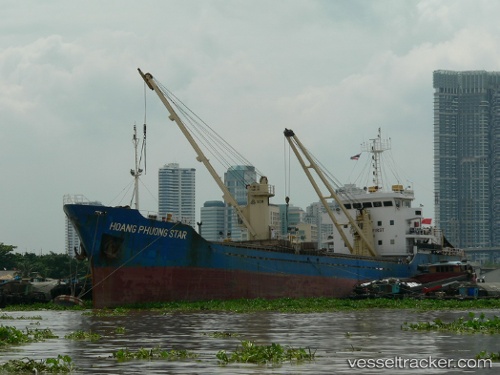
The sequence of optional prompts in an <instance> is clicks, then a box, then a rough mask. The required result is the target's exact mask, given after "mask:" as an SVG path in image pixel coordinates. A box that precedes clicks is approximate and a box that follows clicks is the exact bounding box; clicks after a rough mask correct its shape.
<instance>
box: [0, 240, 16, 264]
mask: <svg viewBox="0 0 500 375" xmlns="http://www.w3.org/2000/svg"><path fill="white" fill-rule="evenodd" d="M16 247H17V246H13V245H4V243H3V242H0V269H1V270H4V269H5V270H12V269H14V268H16V256H15V254H14V253H13V252H14V249H15V248H16Z"/></svg>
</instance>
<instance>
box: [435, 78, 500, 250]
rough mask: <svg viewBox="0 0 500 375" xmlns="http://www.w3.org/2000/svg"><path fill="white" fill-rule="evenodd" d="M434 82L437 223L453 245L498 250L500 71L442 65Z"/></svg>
mask: <svg viewBox="0 0 500 375" xmlns="http://www.w3.org/2000/svg"><path fill="white" fill-rule="evenodd" d="M433 81H434V84H433V86H434V187H435V219H436V222H437V224H438V225H439V227H440V228H441V229H443V231H444V234H445V236H446V237H447V239H448V240H449V241H450V242H451V243H452V244H453V245H454V246H457V247H462V248H465V249H482V250H490V251H491V250H498V249H499V248H500V72H486V71H464V72H456V71H446V70H438V71H435V72H434V80H433ZM491 254H494V252H493V253H491ZM483 255H484V252H483Z"/></svg>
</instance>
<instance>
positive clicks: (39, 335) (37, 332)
mask: <svg viewBox="0 0 500 375" xmlns="http://www.w3.org/2000/svg"><path fill="white" fill-rule="evenodd" d="M26 334H27V335H28V337H31V339H32V341H36V342H38V341H45V340H47V339H57V338H58V336H56V335H54V334H53V333H52V330H51V329H50V328H44V329H38V328H35V329H32V328H26Z"/></svg>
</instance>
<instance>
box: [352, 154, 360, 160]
mask: <svg viewBox="0 0 500 375" xmlns="http://www.w3.org/2000/svg"><path fill="white" fill-rule="evenodd" d="M360 156H361V154H357V155H354V156H351V160H358V159H359V157H360Z"/></svg>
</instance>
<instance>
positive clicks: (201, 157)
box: [137, 69, 272, 240]
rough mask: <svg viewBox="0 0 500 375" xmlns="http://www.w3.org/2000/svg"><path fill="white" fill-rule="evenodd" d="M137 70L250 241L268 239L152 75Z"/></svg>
mask: <svg viewBox="0 0 500 375" xmlns="http://www.w3.org/2000/svg"><path fill="white" fill-rule="evenodd" d="M137 70H138V71H139V74H140V75H141V77H142V79H144V82H146V84H147V85H148V87H149V88H150V89H151V90H153V91H154V92H156V94H157V95H158V97H159V98H160V100H161V102H162V103H163V105H164V106H165V107H166V108H167V110H168V112H169V113H170V116H169V119H170V120H171V121H175V123H176V124H177V126H178V127H179V129H180V130H181V132H182V133H183V134H184V136H185V137H186V139H187V140H188V142H189V143H190V144H191V146H192V147H193V149H194V150H195V152H196V154H197V158H196V160H198V161H199V162H201V163H203V165H204V166H205V168H207V170H208V172H209V173H210V174H211V175H212V178H213V179H214V180H215V182H216V183H217V185H218V186H219V188H220V189H221V190H222V194H223V199H224V201H225V202H227V204H229V205H230V206H232V207H233V208H234V210H235V211H236V213H237V215H238V217H239V218H240V219H241V221H242V222H243V225H244V226H245V227H246V228H247V229H248V231H249V233H250V239H252V240H255V239H268V238H269V234H268V233H267V232H266V233H263V231H262V230H261V231H259V232H257V231H256V230H255V228H254V226H253V225H251V223H250V221H249V219H248V218H247V216H246V215H245V212H247V214H248V211H249V210H248V209H246V210H244V209H243V208H242V207H241V206H240V205H239V204H238V202H237V201H236V199H234V197H233V196H232V195H231V193H230V191H229V189H228V188H227V186H226V185H224V183H223V182H222V179H221V178H220V177H219V175H218V174H217V172H216V171H215V169H214V167H213V166H212V164H211V163H210V161H209V160H208V158H207V157H206V156H205V154H204V153H203V151H202V150H201V148H200V147H199V146H198V144H197V143H196V141H195V140H194V138H193V137H192V135H191V133H190V132H189V131H188V129H187V128H186V126H185V125H184V123H183V122H182V120H181V118H180V117H179V115H178V114H177V112H176V111H175V110H174V108H173V107H172V104H171V103H170V102H169V101H168V99H167V98H166V97H165V95H164V93H163V91H162V90H161V89H160V88H159V87H158V85H157V84H156V82H155V80H154V78H153V75H152V74H151V73H146V74H144V73H143V72H142V71H141V69H137ZM262 187H263V188H265V189H266V190H267V179H265V184H264V185H262ZM263 196H267V197H269V196H272V194H271V193H269V192H267V191H266V192H265V193H264V194H263Z"/></svg>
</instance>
